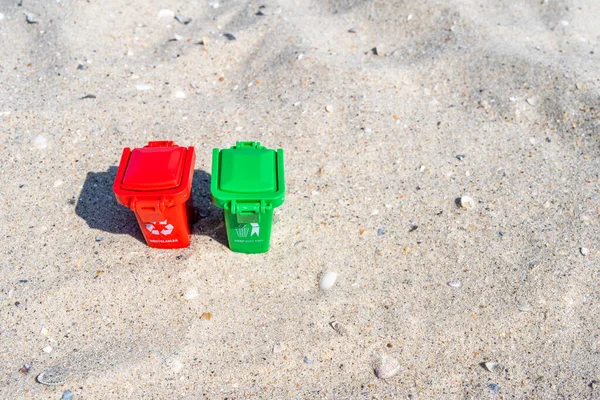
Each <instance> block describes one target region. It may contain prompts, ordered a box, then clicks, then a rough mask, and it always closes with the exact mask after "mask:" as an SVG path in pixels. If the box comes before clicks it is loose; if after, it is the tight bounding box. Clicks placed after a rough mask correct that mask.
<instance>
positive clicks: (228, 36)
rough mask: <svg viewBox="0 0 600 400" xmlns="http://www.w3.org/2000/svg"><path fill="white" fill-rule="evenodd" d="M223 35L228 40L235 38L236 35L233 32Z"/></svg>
mask: <svg viewBox="0 0 600 400" xmlns="http://www.w3.org/2000/svg"><path fill="white" fill-rule="evenodd" d="M223 36H225V38H226V39H227V40H235V36H233V35H232V34H231V33H224V34H223Z"/></svg>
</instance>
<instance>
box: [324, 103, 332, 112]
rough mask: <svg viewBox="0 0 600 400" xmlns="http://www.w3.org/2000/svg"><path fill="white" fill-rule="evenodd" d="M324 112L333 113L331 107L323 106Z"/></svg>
mask: <svg viewBox="0 0 600 400" xmlns="http://www.w3.org/2000/svg"><path fill="white" fill-rule="evenodd" d="M325 111H327V112H328V113H332V112H333V106H332V105H326V106H325Z"/></svg>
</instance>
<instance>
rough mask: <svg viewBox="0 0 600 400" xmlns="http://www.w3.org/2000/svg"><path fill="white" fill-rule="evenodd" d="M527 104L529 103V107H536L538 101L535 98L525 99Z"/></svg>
mask: <svg viewBox="0 0 600 400" xmlns="http://www.w3.org/2000/svg"><path fill="white" fill-rule="evenodd" d="M527 103H529V105H531V106H536V105H537V103H538V99H537V97H536V96H533V97H529V98H528V99H527Z"/></svg>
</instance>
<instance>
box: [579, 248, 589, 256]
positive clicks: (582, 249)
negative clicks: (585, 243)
mask: <svg viewBox="0 0 600 400" xmlns="http://www.w3.org/2000/svg"><path fill="white" fill-rule="evenodd" d="M579 251H580V252H581V255H583V256H587V255H588V254H590V249H588V248H587V247H582V248H581V249H579Z"/></svg>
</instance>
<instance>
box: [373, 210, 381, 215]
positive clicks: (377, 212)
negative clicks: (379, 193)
mask: <svg viewBox="0 0 600 400" xmlns="http://www.w3.org/2000/svg"><path fill="white" fill-rule="evenodd" d="M377 214H379V210H373V211H371V215H377Z"/></svg>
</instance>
